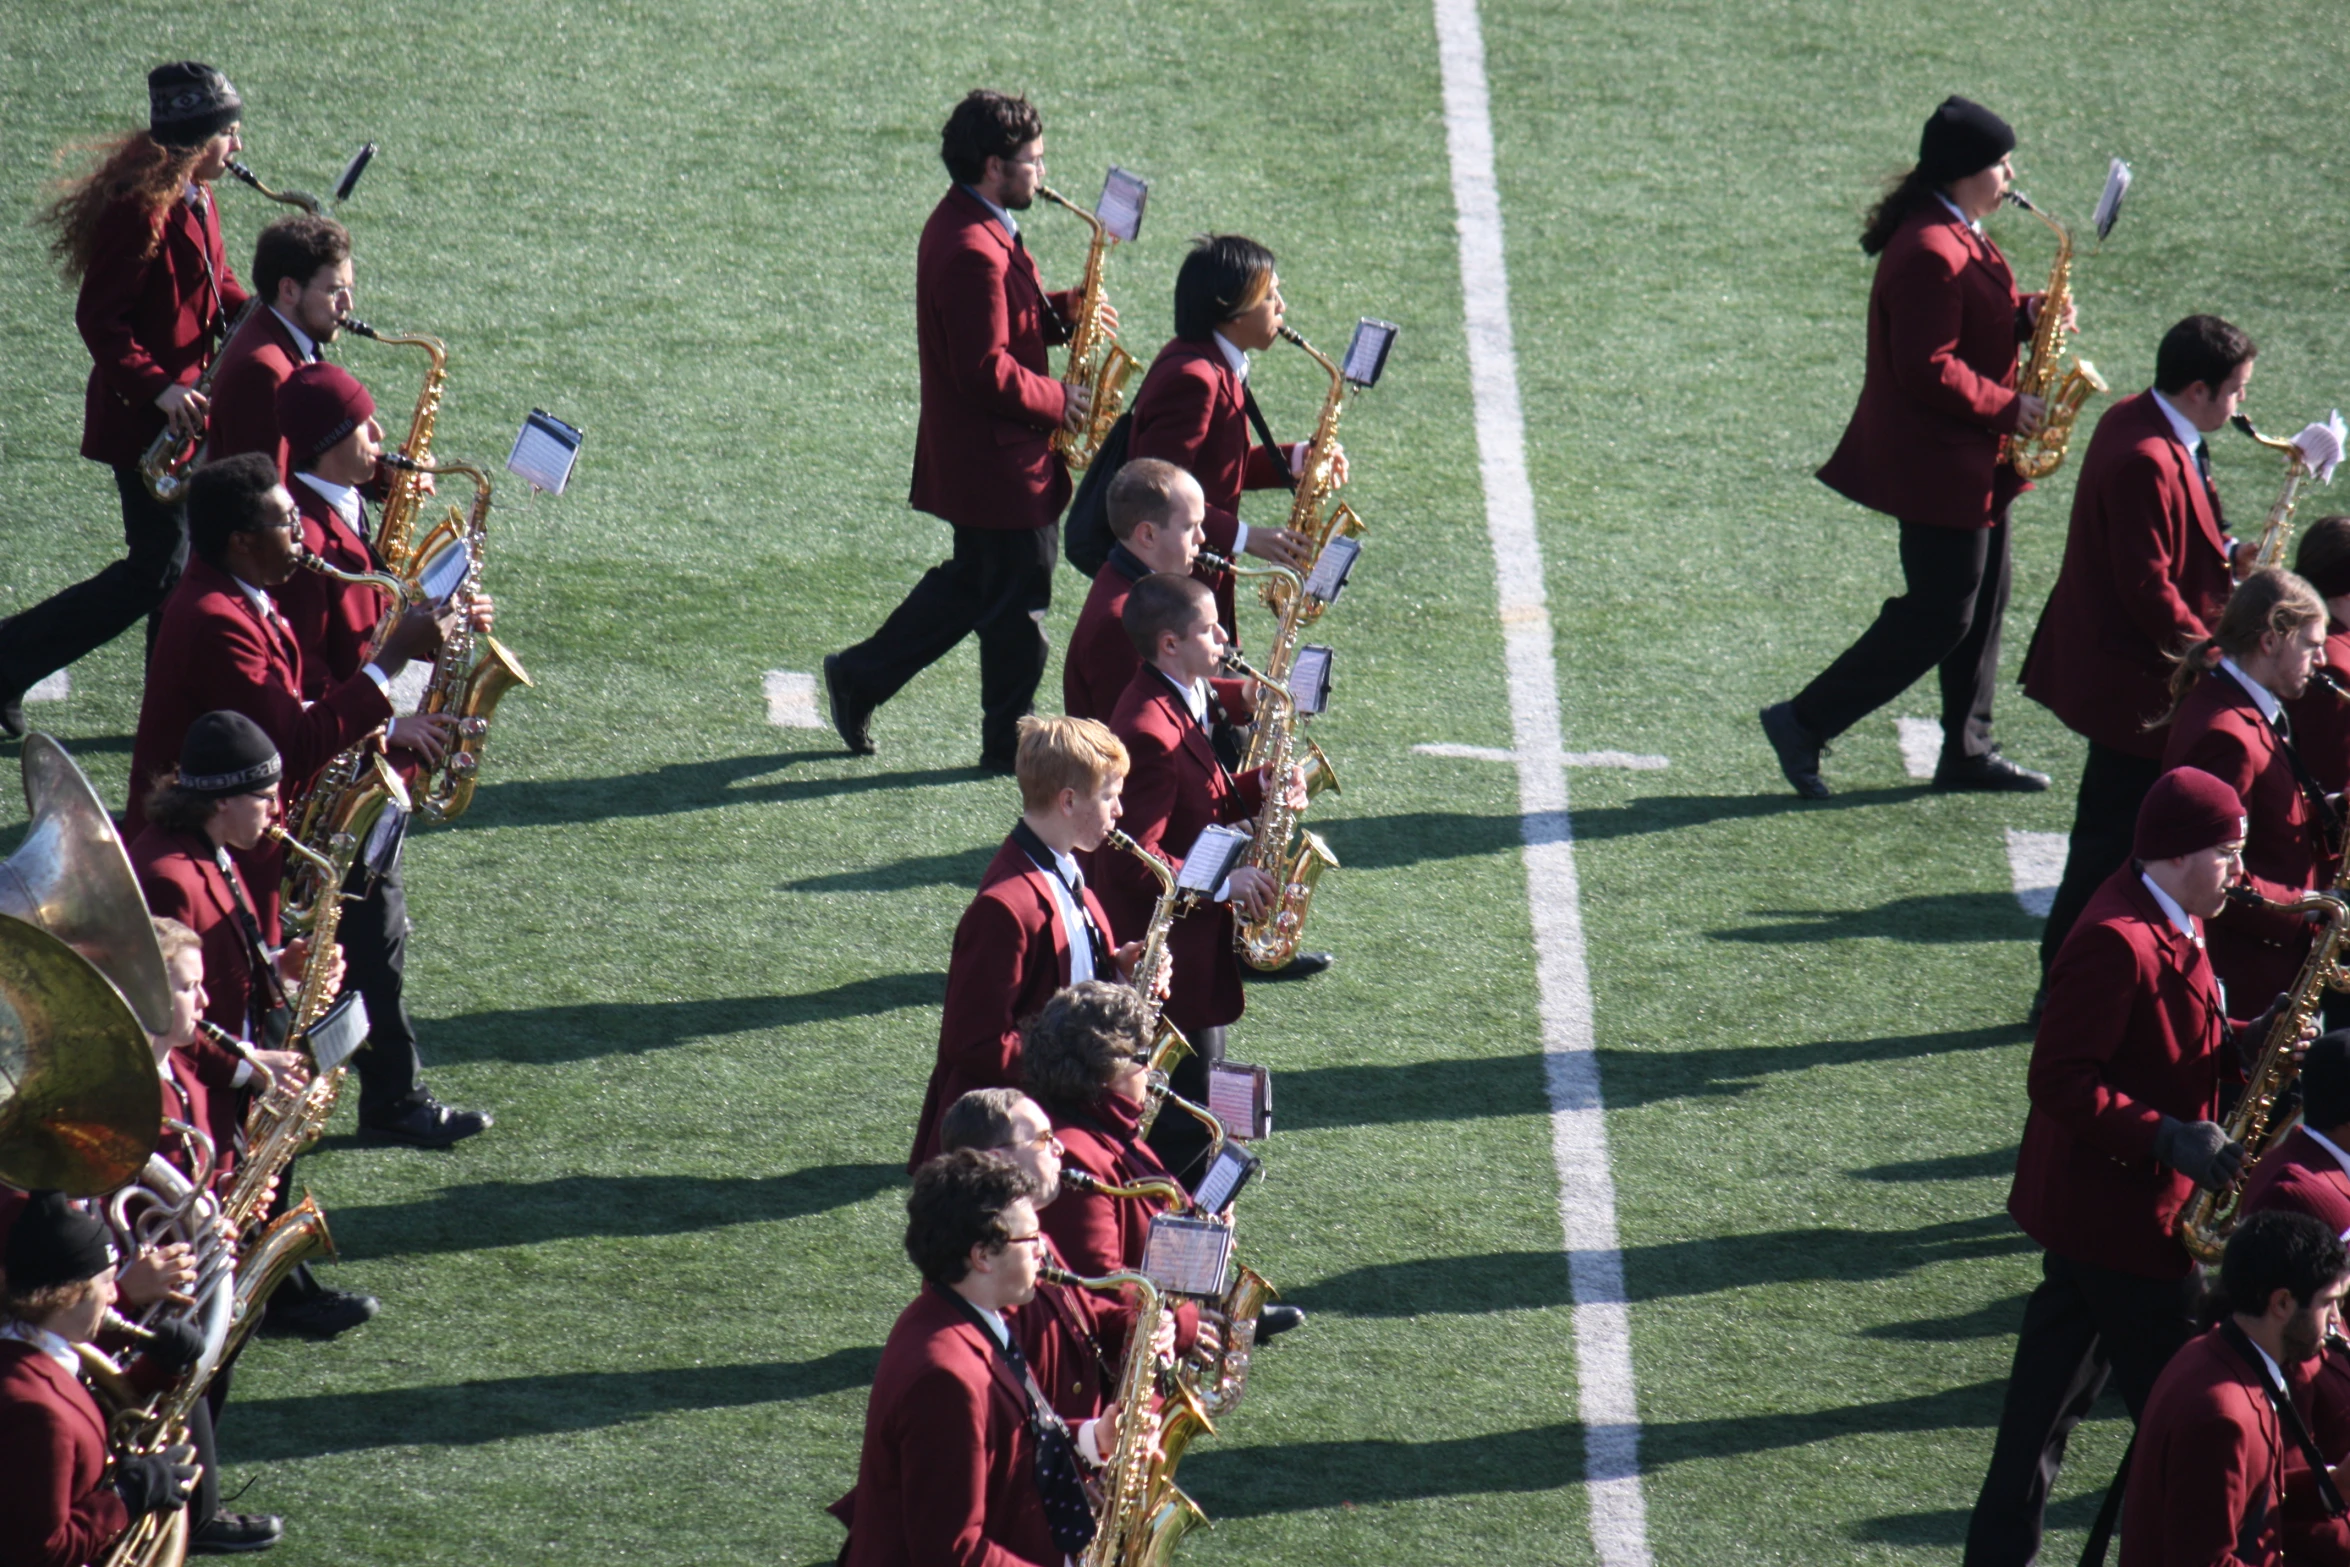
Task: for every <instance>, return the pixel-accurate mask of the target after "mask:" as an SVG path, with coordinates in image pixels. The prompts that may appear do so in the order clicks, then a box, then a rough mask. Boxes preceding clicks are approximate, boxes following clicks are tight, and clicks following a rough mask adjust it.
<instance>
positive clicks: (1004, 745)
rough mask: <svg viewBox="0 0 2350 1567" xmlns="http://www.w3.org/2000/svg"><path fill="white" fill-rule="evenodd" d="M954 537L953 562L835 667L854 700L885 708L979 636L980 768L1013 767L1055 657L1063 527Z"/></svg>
mask: <svg viewBox="0 0 2350 1567" xmlns="http://www.w3.org/2000/svg"><path fill="white" fill-rule="evenodd" d="M954 532H955V552H954V554H953V555H952V556H950V557H949V558H948V559H946V560H944V561H941V562H940V563H939V564H937V565H936V566H933V567H931V568H930V570H928V571H926V572H924V573H923V574H922V580H921V581H920V582H917V583H915V584H914V591H913V592H911V593H909V594H907V595H906V601H905V602H904V603H903V604H900V605H899V606H898V607H897V608H896V609H894V610H892V611H891V612H890V616H889V618H888V619H887V620H885V621H883V622H882V623H881V629H880V630H878V631H876V632H874V633H873V635H871V636H869V637H867V638H866V639H865V640H864V641H862V642H860V643H858V644H857V645H856V646H854V647H851V648H849V649H847V650H846V651H844V652H843V653H842V654H841V655H840V662H839V663H838V664H837V665H836V666H834V667H835V669H836V671H837V672H838V675H839V678H840V681H841V684H842V685H843V686H845V687H846V688H847V691H848V694H849V695H851V696H853V697H855V698H857V699H859V700H861V701H865V702H870V703H872V704H874V705H875V706H879V705H880V704H881V703H883V702H886V701H888V700H889V699H890V698H891V697H893V696H895V695H897V694H898V691H899V689H900V688H901V687H903V686H904V685H905V683H906V682H907V681H909V680H911V679H913V678H914V677H915V676H916V675H918V674H920V673H921V672H922V671H923V670H925V669H928V668H929V667H930V666H931V665H932V664H935V663H937V662H938V661H939V660H940V659H942V658H944V657H945V656H946V655H947V654H948V653H949V652H950V651H952V650H953V648H954V647H955V645H956V644H957V643H959V642H961V641H962V640H963V638H965V637H966V636H969V635H971V634H973V633H974V632H976V633H977V634H978V636H979V715H980V717H979V755H980V760H981V761H982V762H984V763H987V764H990V765H994V764H997V763H1000V764H1002V765H1004V766H1006V767H1009V766H1010V765H1011V763H1012V756H1013V753H1014V752H1015V751H1016V750H1017V749H1018V746H1019V725H1020V720H1021V719H1023V718H1025V717H1027V716H1028V714H1029V713H1030V712H1032V711H1033V710H1034V708H1035V701H1036V686H1037V682H1038V681H1040V680H1042V679H1043V678H1044V666H1045V662H1046V659H1047V657H1048V655H1049V654H1050V652H1051V648H1050V646H1049V645H1048V644H1047V643H1046V641H1045V635H1044V614H1045V611H1046V610H1047V609H1050V608H1051V607H1052V602H1053V567H1054V564H1055V563H1056V562H1057V561H1058V560H1059V558H1060V553H1061V528H1060V524H1058V523H1047V524H1045V526H1043V527H1041V528H1033V529H1031V528H1017V529H1004V528H964V527H957V528H956V529H955V530H954Z"/></svg>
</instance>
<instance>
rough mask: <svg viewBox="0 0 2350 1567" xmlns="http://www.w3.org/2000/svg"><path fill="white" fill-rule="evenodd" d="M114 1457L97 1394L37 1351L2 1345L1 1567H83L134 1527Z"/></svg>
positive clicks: (8, 1343) (1, 1342) (21, 1345)
mask: <svg viewBox="0 0 2350 1567" xmlns="http://www.w3.org/2000/svg"><path fill="white" fill-rule="evenodd" d="M106 1453H107V1447H106V1417H105V1416H104V1415H103V1414H101V1413H100V1412H99V1409H98V1401H97V1400H96V1399H94V1398H92V1397H91V1396H90V1392H89V1389H87V1388H85V1387H83V1386H82V1384H81V1382H80V1380H79V1379H77V1378H75V1377H71V1376H68V1375H67V1374H66V1373H65V1370H64V1368H63V1367H61V1366H59V1365H58V1364H57V1363H56V1362H55V1361H53V1360H51V1359H50V1358H49V1357H48V1356H46V1355H44V1354H42V1353H41V1352H40V1351H39V1350H37V1349H35V1348H34V1347H33V1346H32V1345H30V1344H27V1343H23V1342H21V1341H19V1340H16V1339H0V1520H5V1525H6V1526H5V1527H0V1567H81V1564H82V1563H84V1562H93V1561H96V1560H97V1559H98V1558H99V1556H100V1555H102V1554H103V1553H104V1552H105V1549H106V1547H107V1546H108V1545H109V1544H111V1543H113V1541H114V1539H115V1538H116V1537H117V1536H118V1535H120V1534H121V1533H122V1532H123V1530H125V1529H127V1528H129V1527H130V1523H131V1515H130V1509H128V1508H126V1507H125V1506H123V1504H122V1498H121V1497H120V1496H119V1495H117V1494H116V1493H115V1490H114V1487H112V1486H110V1485H108V1484H107V1483H106Z"/></svg>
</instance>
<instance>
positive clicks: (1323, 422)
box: [1264, 326, 1364, 623]
mask: <svg viewBox="0 0 2350 1567" xmlns="http://www.w3.org/2000/svg"><path fill="white" fill-rule="evenodd" d="M1275 330H1277V331H1279V332H1280V334H1281V335H1282V337H1283V338H1285V339H1287V340H1288V341H1289V342H1292V343H1294V344H1296V345H1297V346H1298V347H1299V348H1302V349H1304V350H1305V351H1306V353H1307V355H1308V356H1309V357H1310V358H1312V360H1313V361H1314V363H1316V364H1318V365H1320V366H1321V367H1322V369H1323V370H1324V371H1325V372H1326V373H1327V374H1328V375H1329V377H1330V391H1329V393H1328V395H1326V396H1325V397H1324V398H1323V399H1322V414H1321V417H1320V418H1318V419H1316V420H1315V421H1314V438H1313V440H1312V441H1310V442H1309V443H1307V446H1306V461H1305V470H1304V471H1303V472H1302V473H1300V474H1299V475H1298V480H1297V493H1296V495H1295V496H1294V497H1292V499H1291V500H1290V503H1289V531H1290V532H1292V533H1294V534H1296V535H1297V536H1298V537H1299V538H1301V539H1303V540H1305V541H1306V555H1307V558H1308V559H1310V560H1312V561H1314V562H1316V563H1317V564H1318V563H1320V561H1321V559H1322V551H1323V550H1324V549H1325V548H1326V547H1327V546H1328V545H1329V543H1330V541H1331V540H1332V539H1338V538H1356V537H1359V536H1360V535H1361V534H1362V531H1363V528H1364V522H1363V519H1362V518H1361V517H1359V516H1357V515H1356V514H1355V509H1354V508H1353V507H1352V506H1349V505H1348V504H1347V503H1346V502H1344V501H1340V502H1339V503H1338V504H1337V505H1336V506H1335V507H1333V506H1331V505H1330V500H1331V497H1332V496H1334V495H1336V494H1337V493H1338V416H1339V414H1340V413H1341V412H1342V411H1344V408H1345V406H1346V376H1345V375H1344V374H1343V373H1341V372H1340V370H1339V368H1338V366H1336V365H1334V364H1332V363H1331V362H1330V361H1329V360H1328V359H1326V358H1324V357H1323V355H1322V351H1321V350H1320V349H1318V348H1316V347H1315V346H1314V345H1313V344H1311V343H1309V342H1307V341H1306V340H1305V338H1304V337H1303V336H1302V335H1301V334H1299V333H1298V332H1296V331H1293V330H1292V329H1291V328H1289V327H1287V326H1282V327H1278V328H1276V329H1275ZM1307 574H1308V575H1311V574H1312V573H1311V570H1310V568H1309V570H1308V573H1307ZM1279 586H1280V582H1279V579H1277V578H1276V579H1273V580H1271V581H1268V582H1267V583H1266V584H1265V588H1264V594H1265V607H1266V608H1267V609H1270V610H1272V611H1273V612H1274V613H1275V614H1277V615H1278V614H1280V613H1281V612H1282V608H1281V605H1280V604H1279V603H1277V602H1276V601H1275V599H1274V592H1275V590H1276V589H1277V588H1278V587H1279ZM1297 596H1298V598H1299V599H1301V600H1302V601H1303V602H1301V603H1299V604H1298V605H1297V606H1296V609H1295V611H1294V613H1295V614H1296V616H1297V618H1298V619H1299V620H1301V621H1305V622H1308V623H1311V622H1313V621H1316V620H1319V619H1321V618H1322V611H1323V610H1325V609H1327V608H1329V606H1328V605H1326V604H1324V603H1323V602H1321V600H1319V599H1309V598H1306V597H1305V595H1304V594H1303V593H1299V594H1298V595H1297Z"/></svg>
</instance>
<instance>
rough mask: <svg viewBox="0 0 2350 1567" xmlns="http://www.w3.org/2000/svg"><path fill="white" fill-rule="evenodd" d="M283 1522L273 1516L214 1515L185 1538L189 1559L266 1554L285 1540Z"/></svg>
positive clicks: (270, 1514)
mask: <svg viewBox="0 0 2350 1567" xmlns="http://www.w3.org/2000/svg"><path fill="white" fill-rule="evenodd" d="M285 1533H286V1521H285V1520H284V1519H283V1518H280V1517H279V1516H278V1515H277V1514H275V1513H215V1514H213V1515H212V1516H211V1517H210V1518H207V1519H205V1520H204V1521H203V1522H202V1523H200V1524H198V1525H196V1527H195V1528H194V1529H193V1530H192V1531H191V1532H190V1533H189V1535H188V1554H189V1555H190V1556H235V1555H239V1554H241V1553H243V1552H245V1551H266V1550H268V1549H269V1548H270V1547H271V1546H273V1545H275V1544H277V1542H278V1541H279V1540H282V1539H284V1538H285Z"/></svg>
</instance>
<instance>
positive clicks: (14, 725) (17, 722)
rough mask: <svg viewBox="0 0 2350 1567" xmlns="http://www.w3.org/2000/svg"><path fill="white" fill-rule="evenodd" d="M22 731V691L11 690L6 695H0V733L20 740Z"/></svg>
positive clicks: (23, 723) (23, 726) (23, 725)
mask: <svg viewBox="0 0 2350 1567" xmlns="http://www.w3.org/2000/svg"><path fill="white" fill-rule="evenodd" d="M24 731H25V721H24V693H23V692H22V691H11V692H9V693H8V694H7V695H6V696H0V735H6V736H7V737H8V738H9V739H11V740H22V739H23V738H24Z"/></svg>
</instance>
